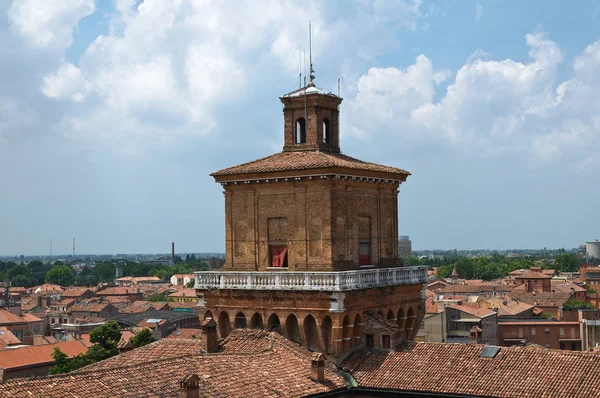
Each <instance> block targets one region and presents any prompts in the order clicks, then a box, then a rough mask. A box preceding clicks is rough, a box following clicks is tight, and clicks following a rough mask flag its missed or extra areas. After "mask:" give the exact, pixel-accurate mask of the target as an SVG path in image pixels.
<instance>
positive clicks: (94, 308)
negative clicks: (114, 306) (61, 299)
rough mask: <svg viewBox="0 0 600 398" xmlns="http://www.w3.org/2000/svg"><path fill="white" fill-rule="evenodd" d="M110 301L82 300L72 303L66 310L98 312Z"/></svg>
mask: <svg viewBox="0 0 600 398" xmlns="http://www.w3.org/2000/svg"><path fill="white" fill-rule="evenodd" d="M107 305H110V303H107V302H101V303H97V302H83V303H77V304H74V305H72V306H71V307H70V308H69V309H68V310H67V311H68V312H100V311H102V310H103V309H104V308H106V306H107Z"/></svg>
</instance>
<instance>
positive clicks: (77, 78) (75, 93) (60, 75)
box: [42, 63, 91, 102]
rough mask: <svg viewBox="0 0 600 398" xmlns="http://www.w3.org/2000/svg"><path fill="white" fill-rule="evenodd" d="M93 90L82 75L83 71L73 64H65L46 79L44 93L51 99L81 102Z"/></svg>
mask: <svg viewBox="0 0 600 398" xmlns="http://www.w3.org/2000/svg"><path fill="white" fill-rule="evenodd" d="M90 89H91V87H90V83H89V82H87V81H86V80H85V78H84V77H83V76H82V75H81V70H79V68H77V67H76V66H74V65H73V64H71V63H65V64H64V65H62V66H61V67H60V69H59V70H58V71H57V72H56V73H55V74H51V75H48V76H46V77H44V84H43V85H42V92H43V93H44V95H46V96H47V97H50V98H56V99H60V98H70V99H72V100H74V101H76V102H81V101H83V99H84V98H85V95H86V94H87V92H88V91H89V90H90Z"/></svg>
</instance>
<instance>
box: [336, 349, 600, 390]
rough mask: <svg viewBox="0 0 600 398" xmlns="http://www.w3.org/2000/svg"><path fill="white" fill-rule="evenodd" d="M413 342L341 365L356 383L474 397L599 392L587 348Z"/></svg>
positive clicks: (597, 370) (598, 363)
mask: <svg viewBox="0 0 600 398" xmlns="http://www.w3.org/2000/svg"><path fill="white" fill-rule="evenodd" d="M483 350H484V346H483V345H478V344H443V343H411V344H405V345H404V346H403V347H402V348H401V349H400V350H398V351H396V352H389V353H386V352H367V351H362V352H357V353H355V354H353V355H351V356H350V357H349V358H348V359H347V360H345V361H344V362H343V364H342V366H343V368H345V369H347V370H348V371H349V372H350V373H351V375H352V376H353V377H354V379H355V380H356V382H357V383H358V385H359V386H360V387H363V388H373V389H377V390H402V391H416V392H419V391H421V392H429V393H434V394H453V395H466V396H477V397H513V398H531V397H546V398H550V397H588V398H592V397H596V398H597V397H600V389H598V379H599V378H600V356H599V355H597V354H588V353H585V352H572V351H562V350H550V349H547V350H546V349H544V350H540V349H530V348H526V347H502V348H501V349H500V351H499V352H498V354H497V355H495V357H493V358H491V357H489V358H485V357H482V356H481V354H482V352H483Z"/></svg>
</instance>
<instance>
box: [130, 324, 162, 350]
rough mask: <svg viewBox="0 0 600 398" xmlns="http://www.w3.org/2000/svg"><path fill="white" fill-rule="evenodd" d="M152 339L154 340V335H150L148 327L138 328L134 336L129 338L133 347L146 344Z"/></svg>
mask: <svg viewBox="0 0 600 398" xmlns="http://www.w3.org/2000/svg"><path fill="white" fill-rule="evenodd" d="M154 341H156V340H155V339H154V337H152V332H150V329H146V328H144V329H142V330H140V331H139V332H137V334H136V335H135V336H133V337H132V338H131V342H132V343H133V345H134V347H135V348H138V347H141V346H144V345H146V344H150V343H152V342H154Z"/></svg>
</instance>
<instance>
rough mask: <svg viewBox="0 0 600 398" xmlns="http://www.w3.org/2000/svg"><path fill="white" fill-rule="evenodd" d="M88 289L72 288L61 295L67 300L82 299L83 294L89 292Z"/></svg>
mask: <svg viewBox="0 0 600 398" xmlns="http://www.w3.org/2000/svg"><path fill="white" fill-rule="evenodd" d="M88 290H90V289H88V288H87V287H71V288H69V289H67V290H65V291H64V292H62V293H61V296H62V297H65V298H69V297H70V298H76V297H80V296H81V295H82V294H84V293H85V292H87V291H88Z"/></svg>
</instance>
